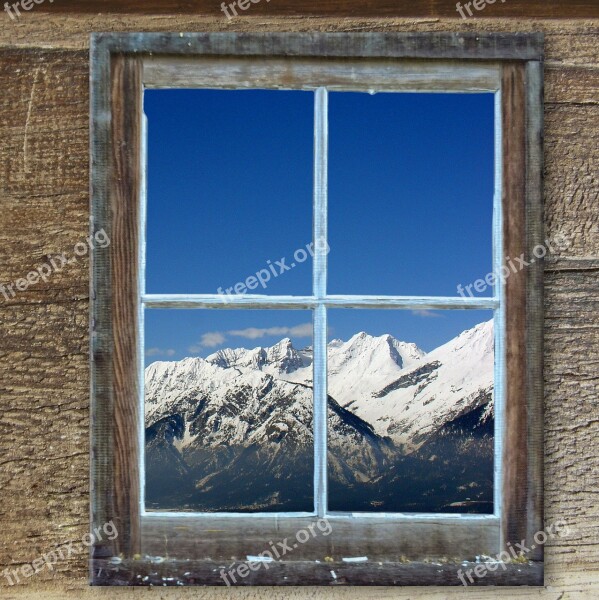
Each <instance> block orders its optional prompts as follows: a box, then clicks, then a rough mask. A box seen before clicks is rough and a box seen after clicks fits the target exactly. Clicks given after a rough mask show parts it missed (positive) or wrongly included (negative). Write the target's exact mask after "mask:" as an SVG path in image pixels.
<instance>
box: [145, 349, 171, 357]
mask: <svg viewBox="0 0 599 600" xmlns="http://www.w3.org/2000/svg"><path fill="white" fill-rule="evenodd" d="M175 354H176V352H175V350H173V349H172V348H156V347H154V348H147V349H146V356H175Z"/></svg>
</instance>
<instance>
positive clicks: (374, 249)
mask: <svg viewBox="0 0 599 600" xmlns="http://www.w3.org/2000/svg"><path fill="white" fill-rule="evenodd" d="M493 113H494V99H493V95H492V94H390V93H381V94H376V95H373V96H371V95H368V94H359V93H331V94H330V98H329V120H330V126H329V129H330V131H329V244H330V248H331V251H330V254H329V288H328V289H329V293H331V294H376V295H378V294H387V295H408V296H410V295H442V296H454V295H457V292H458V287H457V286H458V285H459V284H462V285H463V286H465V285H467V284H469V283H471V282H474V281H475V280H477V279H479V278H481V277H483V278H484V277H485V276H486V275H487V274H488V273H489V272H491V271H492V235H491V234H492V212H493V195H494V181H493V180H494V115H493ZM485 291H486V295H488V296H492V290H491V288H490V286H487V289H486V290H485ZM476 295H480V294H478V293H476Z"/></svg>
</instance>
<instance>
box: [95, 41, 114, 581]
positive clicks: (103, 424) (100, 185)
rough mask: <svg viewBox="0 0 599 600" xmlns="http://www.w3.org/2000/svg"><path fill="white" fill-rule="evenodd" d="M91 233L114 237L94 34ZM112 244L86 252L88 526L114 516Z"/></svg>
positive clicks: (106, 98)
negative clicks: (88, 284) (88, 442)
mask: <svg viewBox="0 0 599 600" xmlns="http://www.w3.org/2000/svg"><path fill="white" fill-rule="evenodd" d="M90 55H91V77H90V84H91V90H90V108H91V118H90V125H91V135H90V156H91V163H92V169H91V176H90V214H91V219H90V235H92V236H93V235H95V233H96V232H97V231H99V230H101V229H104V231H105V232H106V234H107V235H108V237H109V239H112V223H111V221H110V205H109V197H110V181H111V178H112V169H111V155H110V148H111V143H110V140H111V131H110V126H109V123H110V54H109V52H108V50H107V49H106V47H104V46H103V45H102V44H97V43H96V39H95V38H92V44H91V48H90ZM110 251H111V249H110V247H108V248H106V249H104V250H103V251H100V250H99V249H98V248H95V247H94V248H92V249H91V253H90V268H91V281H90V299H91V302H90V396H91V406H90V409H91V423H90V450H91V456H90V479H91V499H90V513H91V529H92V530H93V529H94V528H97V527H102V526H103V525H104V523H107V522H108V521H110V519H111V518H112V515H113V514H114V510H113V503H112V500H113V496H112V456H113V454H112V452H113V435H112V422H113V421H112V420H113V404H114V403H113V395H112V387H113V386H112V348H113V344H112V307H111V303H110V296H111V261H110ZM114 554H115V552H114V547H113V544H112V543H111V542H109V541H107V540H102V541H101V542H100V541H98V540H96V541H95V543H94V546H93V549H92V550H91V552H90V571H91V572H90V579H91V580H92V581H93V580H94V570H93V561H94V559H101V558H103V557H110V556H114Z"/></svg>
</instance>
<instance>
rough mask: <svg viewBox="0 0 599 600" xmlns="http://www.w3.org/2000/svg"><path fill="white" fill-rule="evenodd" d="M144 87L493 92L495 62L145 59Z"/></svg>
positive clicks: (496, 81) (496, 82)
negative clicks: (323, 87) (320, 88)
mask: <svg viewBox="0 0 599 600" xmlns="http://www.w3.org/2000/svg"><path fill="white" fill-rule="evenodd" d="M144 84H145V86H146V87H148V88H169V87H170V88H173V87H186V88H188V87H218V88H222V89H228V88H232V89H239V88H255V87H260V88H263V89H264V88H266V89H298V88H299V89H309V90H314V89H316V88H318V87H320V86H324V85H326V87H327V89H329V90H334V91H356V90H357V91H370V90H375V91H384V90H390V91H413V90H418V91H472V92H481V91H495V90H498V89H499V86H500V72H499V66H498V65H497V64H492V63H483V62H480V63H476V62H473V63H471V64H470V63H469V64H464V63H463V62H457V61H455V62H451V61H434V62H424V61H421V60H420V61H410V60H407V61H401V62H391V61H388V60H373V59H363V60H361V61H359V62H356V61H354V62H352V63H348V62H347V61H346V60H343V59H329V60H320V59H305V58H299V59H292V60H291V59H284V58H273V57H264V58H242V59H240V58H236V57H219V58H210V57H194V58H188V57H184V58H180V57H177V58H166V57H153V56H152V57H149V58H146V59H144Z"/></svg>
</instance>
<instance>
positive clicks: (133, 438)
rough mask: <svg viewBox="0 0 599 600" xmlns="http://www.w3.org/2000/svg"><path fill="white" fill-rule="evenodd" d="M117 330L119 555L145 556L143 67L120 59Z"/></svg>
mask: <svg viewBox="0 0 599 600" xmlns="http://www.w3.org/2000/svg"><path fill="white" fill-rule="evenodd" d="M111 82H112V85H111V109H112V110H111V112H112V121H111V124H112V125H111V126H112V163H113V177H112V183H111V195H110V206H111V211H112V236H113V237H112V240H111V249H112V259H111V267H112V326H113V339H114V351H113V359H112V366H113V378H114V389H113V396H114V420H113V428H114V429H113V431H114V453H113V468H114V490H113V497H114V500H113V502H114V521H115V524H116V526H117V528H118V530H119V536H118V538H117V540H118V550H119V553H121V554H124V555H125V556H129V557H130V556H133V555H134V554H137V553H139V552H140V510H139V496H140V486H139V476H138V470H139V465H140V460H139V459H140V457H139V448H138V438H137V431H138V425H139V423H138V420H139V413H138V397H139V389H138V387H139V386H138V349H137V348H138V343H137V342H138V339H139V315H138V300H139V290H138V285H139V277H138V275H139V264H138V263H139V254H138V241H139V207H140V198H139V195H140V190H141V183H142V180H141V169H140V165H141V133H142V118H143V107H142V98H143V96H142V63H141V59H139V58H136V57H133V56H125V55H115V56H114V57H113V59H112V76H111Z"/></svg>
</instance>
